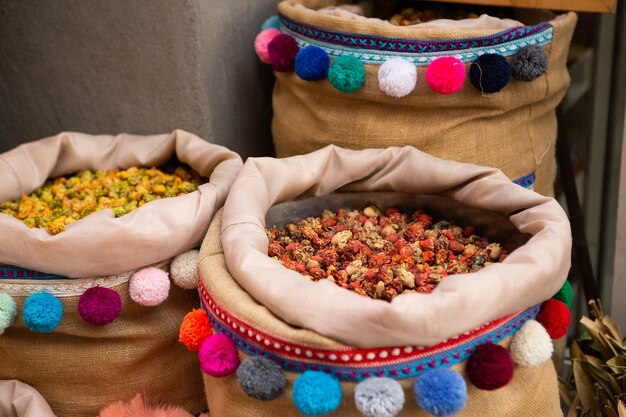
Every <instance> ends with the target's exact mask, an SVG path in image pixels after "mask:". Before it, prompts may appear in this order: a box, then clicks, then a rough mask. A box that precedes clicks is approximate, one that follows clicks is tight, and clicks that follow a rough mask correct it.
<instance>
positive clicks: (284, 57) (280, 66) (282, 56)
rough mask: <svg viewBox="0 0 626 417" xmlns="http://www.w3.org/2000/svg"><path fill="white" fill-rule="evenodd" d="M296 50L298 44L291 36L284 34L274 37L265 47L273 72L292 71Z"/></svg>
mask: <svg viewBox="0 0 626 417" xmlns="http://www.w3.org/2000/svg"><path fill="white" fill-rule="evenodd" d="M298 50H299V48H298V43H297V42H296V40H295V39H294V37H293V36H290V35H285V34H284V33H281V34H280V35H276V36H274V39H272V41H271V42H270V43H269V44H268V45H267V51H268V53H269V56H270V62H271V63H272V68H274V71H277V72H286V71H291V70H293V61H294V60H295V59H296V54H297V53H298Z"/></svg>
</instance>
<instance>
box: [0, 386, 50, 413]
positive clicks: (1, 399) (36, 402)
mask: <svg viewBox="0 0 626 417" xmlns="http://www.w3.org/2000/svg"><path fill="white" fill-rule="evenodd" d="M0 416H2V417H56V416H55V414H54V413H53V412H52V409H50V406H49V405H48V403H47V402H46V400H45V399H44V398H43V397H42V396H41V394H39V392H37V390H35V389H34V388H33V387H31V386H30V385H27V384H24V383H23V382H20V381H17V380H15V379H12V380H7V381H0Z"/></svg>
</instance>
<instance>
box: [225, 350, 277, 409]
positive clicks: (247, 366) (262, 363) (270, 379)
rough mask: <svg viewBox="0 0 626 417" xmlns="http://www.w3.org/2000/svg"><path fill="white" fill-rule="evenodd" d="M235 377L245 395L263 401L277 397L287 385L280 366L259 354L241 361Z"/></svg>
mask: <svg viewBox="0 0 626 417" xmlns="http://www.w3.org/2000/svg"><path fill="white" fill-rule="evenodd" d="M237 378H238V379H239V385H241V388H242V389H243V391H244V392H245V393H246V394H247V395H249V396H250V397H252V398H256V399H258V400H264V401H269V400H273V399H274V398H276V397H278V396H279V395H280V394H281V393H282V392H283V390H284V389H285V385H287V381H286V380H285V376H284V375H283V371H282V369H280V366H279V365H278V364H276V363H274V362H272V361H271V360H269V359H267V358H263V357H261V356H253V357H250V358H248V359H246V360H245V361H243V363H242V364H241V365H240V366H239V369H237Z"/></svg>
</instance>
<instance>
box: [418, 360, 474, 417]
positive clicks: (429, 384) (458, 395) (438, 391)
mask: <svg viewBox="0 0 626 417" xmlns="http://www.w3.org/2000/svg"><path fill="white" fill-rule="evenodd" d="M413 393H414V394H415V399H416V400H417V404H418V405H419V406H420V407H421V408H422V409H423V410H424V411H426V412H429V413H430V414H432V415H435V416H437V417H447V416H451V415H454V414H456V413H458V412H459V411H461V410H462V409H463V407H465V402H466V401H467V385H466V384H465V380H464V379H463V377H462V376H461V375H459V374H458V373H456V372H455V371H453V370H452V369H448V368H441V369H435V370H432V371H429V372H426V373H425V374H423V375H422V376H420V377H418V378H417V379H416V380H415V385H414V386H413Z"/></svg>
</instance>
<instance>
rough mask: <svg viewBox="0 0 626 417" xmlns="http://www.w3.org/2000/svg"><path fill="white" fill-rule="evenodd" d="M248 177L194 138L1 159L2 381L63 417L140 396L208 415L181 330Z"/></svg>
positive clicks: (109, 143) (181, 135)
mask: <svg viewBox="0 0 626 417" xmlns="http://www.w3.org/2000/svg"><path fill="white" fill-rule="evenodd" d="M241 165H242V162H241V158H240V157H239V156H238V155H237V154H236V153H234V152H232V151H230V150H228V149H226V148H224V147H222V146H218V145H215V144H212V143H209V142H207V141H205V140H203V139H201V138H199V137H198V136H195V135H193V134H191V133H188V132H185V131H182V130H177V131H174V132H172V133H171V134H164V135H154V136H134V135H119V136H90V135H85V134H79V133H62V134H59V135H57V136H54V137H50V138H46V139H42V140H39V141H35V142H31V143H27V144H24V145H21V146H19V147H17V148H15V149H14V150H11V151H9V152H6V153H3V154H0V230H2V239H1V240H0V355H2V358H3V360H2V361H0V380H2V379H19V380H21V381H24V382H26V383H29V384H30V385H32V386H33V387H35V388H36V389H37V390H38V391H39V392H41V394H42V395H43V396H44V397H45V398H46V399H47V400H48V402H49V404H50V406H51V408H52V409H53V411H54V412H55V413H56V414H58V415H60V416H68V417H72V416H76V417H78V416H81V417H82V416H88V415H97V414H98V411H99V410H100V409H101V408H102V407H104V406H106V405H108V404H111V403H113V402H115V401H119V400H120V399H126V398H130V396H133V395H135V394H137V393H140V392H141V393H144V394H146V395H147V396H148V397H149V398H154V399H156V400H158V401H161V402H164V403H171V404H178V405H181V406H183V407H184V408H186V409H188V410H194V411H195V410H200V409H203V408H205V406H204V403H205V401H204V395H203V390H202V381H201V378H200V374H199V372H198V371H197V364H196V360H195V358H193V357H189V356H188V355H184V348H182V347H181V345H180V344H179V343H178V327H179V323H180V320H181V319H182V317H183V315H184V314H185V312H186V311H188V310H189V309H191V308H192V307H195V306H197V305H198V296H197V293H196V292H195V291H190V290H192V289H193V290H195V289H196V287H197V275H196V256H197V253H198V250H197V249H196V248H197V247H198V246H199V244H200V242H201V240H202V238H203V237H204V235H205V233H206V230H207V228H208V225H209V222H210V220H211V218H212V217H213V214H214V213H215V211H216V210H217V209H218V208H219V207H221V206H222V204H223V203H224V200H225V198H226V194H227V192H228V190H229V188H230V186H231V184H232V182H233V181H234V179H235V177H236V175H237V173H238V171H239V170H240V168H241ZM170 280H171V281H173V282H174V283H176V284H177V285H170ZM150 307H157V308H150ZM181 381H184V384H181Z"/></svg>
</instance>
